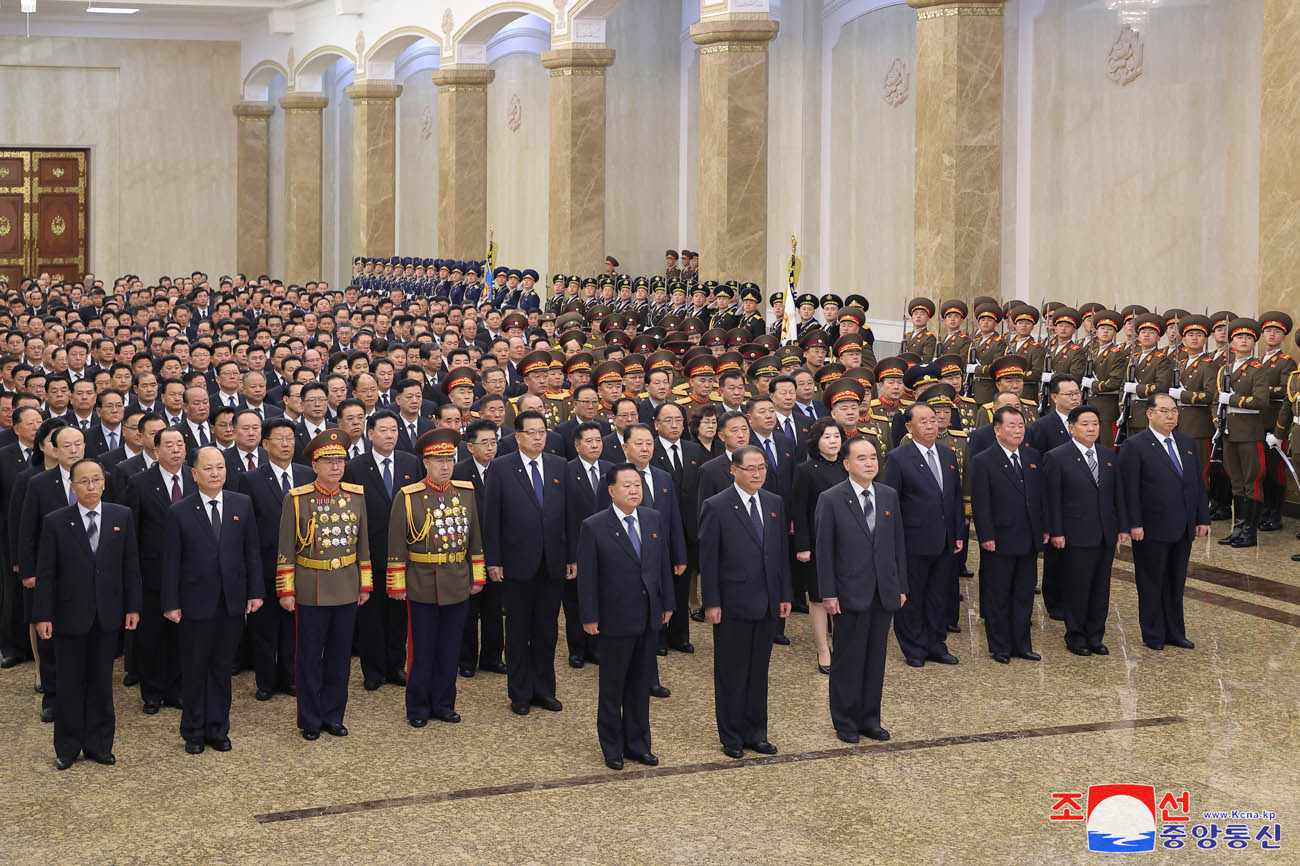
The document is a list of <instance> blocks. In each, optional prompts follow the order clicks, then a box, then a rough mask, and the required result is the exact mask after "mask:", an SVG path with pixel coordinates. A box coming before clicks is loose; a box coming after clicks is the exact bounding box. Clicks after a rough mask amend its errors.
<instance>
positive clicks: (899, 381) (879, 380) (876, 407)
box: [871, 358, 911, 457]
mask: <svg viewBox="0 0 1300 866" xmlns="http://www.w3.org/2000/svg"><path fill="white" fill-rule="evenodd" d="M905 373H907V362H906V361H904V360H903V359H902V358H886V359H885V360H883V361H881V362H880V363H878V364H876V369H875V380H876V390H877V393H879V395H880V396H878V397H877V398H876V399H874V400H872V401H871V416H872V417H873V418H874V419H875V420H876V421H877V422H878V423H879V424H880V429H881V430H882V431H883V432H884V434H885V435H886V436H889V435H890V430H891V429H892V427H893V423H894V416H895V415H897V414H898V413H899V412H902V411H903V409H904V408H906V406H908V405H909V404H910V403H911V401H910V400H907V399H905V398H904V397H903V392H904V390H905V389H906V387H907V386H906V383H905V382H904V381H903V375H904V374H905ZM892 445H893V440H892V439H891V440H890V441H889V442H886V443H885V445H884V447H885V450H888V449H889V448H890V447H892ZM881 456H882V457H883V456H884V455H883V453H882V455H881Z"/></svg>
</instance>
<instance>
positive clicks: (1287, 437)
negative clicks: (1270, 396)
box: [1267, 334, 1300, 562]
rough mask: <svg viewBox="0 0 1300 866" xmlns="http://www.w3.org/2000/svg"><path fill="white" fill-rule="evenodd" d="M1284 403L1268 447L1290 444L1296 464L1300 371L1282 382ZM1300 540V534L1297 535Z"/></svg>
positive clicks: (1297, 557) (1299, 456)
mask: <svg viewBox="0 0 1300 866" xmlns="http://www.w3.org/2000/svg"><path fill="white" fill-rule="evenodd" d="M1296 341H1297V346H1300V334H1296ZM1282 387H1283V396H1284V398H1285V399H1284V402H1283V403H1282V407H1281V409H1280V410H1279V411H1278V414H1277V423H1276V424H1275V425H1274V427H1273V430H1272V431H1271V432H1270V433H1269V435H1268V437H1267V438H1268V446H1269V447H1270V448H1286V447H1287V444H1288V443H1289V444H1290V446H1291V462H1292V463H1293V464H1294V463H1295V462H1297V461H1300V432H1298V431H1297V430H1296V425H1298V424H1300V370H1292V371H1291V372H1290V373H1289V374H1288V375H1287V376H1286V378H1285V379H1283V380H1282ZM1296 537H1297V538H1300V534H1297V536H1296ZM1291 561H1292V562H1300V553H1297V554H1294V555H1293V556H1292V557H1291Z"/></svg>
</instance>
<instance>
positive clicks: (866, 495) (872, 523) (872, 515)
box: [862, 490, 876, 532]
mask: <svg viewBox="0 0 1300 866" xmlns="http://www.w3.org/2000/svg"><path fill="white" fill-rule="evenodd" d="M862 515H863V516H864V517H866V518H867V529H869V530H870V531H871V532H875V531H876V509H875V506H873V505H872V504H871V491H870V490H864V491H862Z"/></svg>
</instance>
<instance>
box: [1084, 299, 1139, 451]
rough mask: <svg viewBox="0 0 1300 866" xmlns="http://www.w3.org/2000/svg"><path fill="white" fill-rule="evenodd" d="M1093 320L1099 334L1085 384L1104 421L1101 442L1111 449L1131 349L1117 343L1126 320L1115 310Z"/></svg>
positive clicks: (1098, 314)
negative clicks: (1089, 373) (1090, 373)
mask: <svg viewBox="0 0 1300 866" xmlns="http://www.w3.org/2000/svg"><path fill="white" fill-rule="evenodd" d="M1092 320H1093V324H1094V327H1095V329H1096V333H1097V337H1096V341H1095V342H1094V343H1093V350H1092V375H1091V376H1085V377H1084V378H1083V380H1082V384H1083V390H1084V391H1085V392H1087V397H1086V398H1085V401H1086V402H1087V404H1088V405H1089V406H1092V407H1093V408H1094V409H1096V410H1097V416H1098V418H1099V419H1100V422H1099V423H1100V424H1101V437H1100V438H1099V439H1098V441H1099V442H1100V443H1101V444H1102V445H1103V446H1104V447H1106V448H1109V447H1111V446H1112V445H1114V444H1115V425H1116V423H1117V422H1118V421H1119V414H1120V413H1119V401H1120V397H1121V395H1122V394H1123V391H1124V378H1125V377H1126V376H1127V375H1128V349H1127V347H1125V346H1124V345H1123V344H1121V343H1120V342H1119V341H1118V340H1117V339H1116V335H1117V334H1119V330H1120V327H1121V326H1122V325H1123V323H1124V317H1123V316H1122V315H1120V314H1119V313H1117V312H1116V311H1114V310H1099V311H1098V312H1096V313H1094V314H1093V319H1092Z"/></svg>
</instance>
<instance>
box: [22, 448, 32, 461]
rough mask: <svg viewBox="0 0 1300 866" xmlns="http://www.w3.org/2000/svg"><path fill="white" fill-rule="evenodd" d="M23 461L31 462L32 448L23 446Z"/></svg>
mask: <svg viewBox="0 0 1300 866" xmlns="http://www.w3.org/2000/svg"><path fill="white" fill-rule="evenodd" d="M23 462H24V463H31V462H32V449H30V448H24V449H23Z"/></svg>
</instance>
